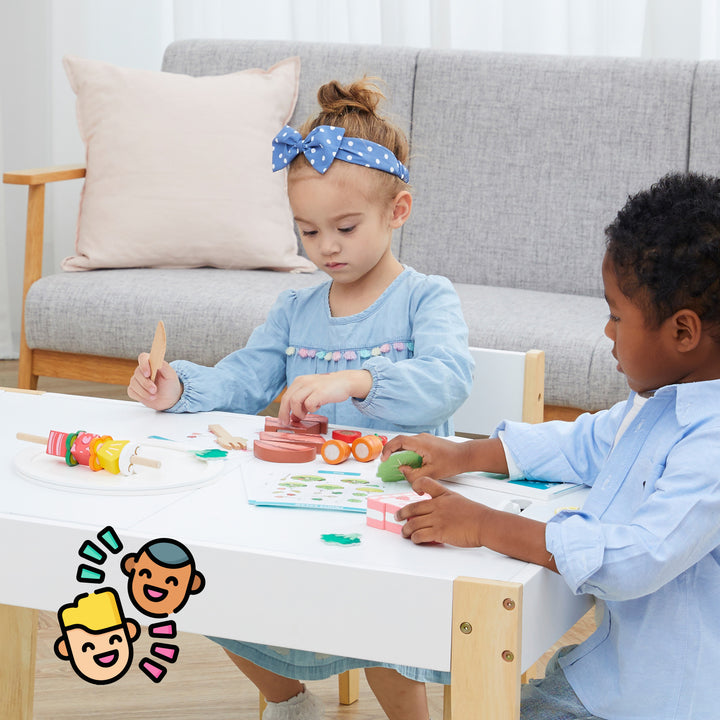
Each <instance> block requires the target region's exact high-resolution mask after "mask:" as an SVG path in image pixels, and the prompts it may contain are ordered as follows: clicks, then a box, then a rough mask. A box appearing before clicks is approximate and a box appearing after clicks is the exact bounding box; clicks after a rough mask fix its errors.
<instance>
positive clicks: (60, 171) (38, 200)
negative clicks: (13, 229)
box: [3, 165, 85, 389]
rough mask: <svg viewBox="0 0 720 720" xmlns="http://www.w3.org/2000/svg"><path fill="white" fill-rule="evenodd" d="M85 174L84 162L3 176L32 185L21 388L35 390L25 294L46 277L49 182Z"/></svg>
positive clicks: (25, 274)
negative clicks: (46, 213)
mask: <svg viewBox="0 0 720 720" xmlns="http://www.w3.org/2000/svg"><path fill="white" fill-rule="evenodd" d="M83 177H85V166H84V165H58V166H56V167H49V168H39V169H35V170H19V171H17V172H7V173H5V174H4V175H3V182H4V183H7V184H9V185H27V186H28V204H27V227H26V230H25V269H24V272H23V299H22V320H21V326H20V327H21V330H20V367H19V374H18V382H19V387H22V388H30V389H35V388H36V387H37V376H35V375H33V373H32V360H31V353H30V349H29V348H28V346H27V341H26V339H25V297H26V296H27V293H28V290H29V289H30V286H31V285H32V284H33V283H34V282H35V281H36V280H39V279H40V278H41V277H42V260H43V236H44V233H45V185H46V184H47V183H50V182H57V181H59V180H75V179H78V178H83Z"/></svg>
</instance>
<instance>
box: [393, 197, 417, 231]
mask: <svg viewBox="0 0 720 720" xmlns="http://www.w3.org/2000/svg"><path fill="white" fill-rule="evenodd" d="M411 210H412V195H411V194H410V193H409V192H408V191H407V190H401V191H400V192H399V193H398V194H397V195H396V196H395V197H394V198H393V201H392V218H391V220H390V225H391V226H392V228H393V230H397V228H399V227H401V226H402V225H404V224H405V221H406V220H407V219H408V218H409V217H410V211H411Z"/></svg>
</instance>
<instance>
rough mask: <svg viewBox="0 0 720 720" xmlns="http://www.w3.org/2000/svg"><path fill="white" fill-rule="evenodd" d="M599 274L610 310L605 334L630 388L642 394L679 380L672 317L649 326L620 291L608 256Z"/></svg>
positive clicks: (635, 306)
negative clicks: (654, 325) (600, 274)
mask: <svg viewBox="0 0 720 720" xmlns="http://www.w3.org/2000/svg"><path fill="white" fill-rule="evenodd" d="M602 275H603V285H604V286H605V300H606V301H607V304H608V307H609V309H610V317H609V318H608V322H607V325H606V326H605V335H607V336H608V337H609V338H610V339H611V340H612V341H613V343H614V344H613V350H612V354H613V357H614V358H615V359H616V360H617V361H618V365H617V369H618V370H619V371H620V372H621V373H623V374H624V375H625V377H626V378H627V381H628V385H629V386H630V389H631V390H634V391H635V392H637V393H644V392H649V391H653V390H657V389H658V388H660V387H662V386H664V385H670V384H673V383H676V382H682V380H683V375H684V368H682V367H681V365H680V363H679V357H678V354H677V352H675V343H674V342H673V332H672V329H671V327H670V323H671V319H670V318H669V319H668V320H665V321H664V322H663V323H662V324H661V325H660V327H658V328H656V329H652V328H651V327H650V326H649V325H648V323H647V321H646V320H645V314H644V312H643V311H642V309H641V308H640V307H639V306H638V305H636V304H635V303H634V302H633V301H632V300H630V299H629V298H628V297H626V296H625V295H624V294H623V292H622V290H620V287H619V285H618V280H617V275H616V273H615V268H614V267H613V264H612V262H611V260H610V259H609V258H608V256H607V255H605V258H604V260H603V265H602Z"/></svg>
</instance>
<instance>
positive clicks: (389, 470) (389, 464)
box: [376, 450, 422, 482]
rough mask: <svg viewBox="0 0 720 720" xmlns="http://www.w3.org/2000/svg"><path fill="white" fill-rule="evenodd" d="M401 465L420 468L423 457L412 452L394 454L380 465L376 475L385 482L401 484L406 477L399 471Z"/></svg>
mask: <svg viewBox="0 0 720 720" xmlns="http://www.w3.org/2000/svg"><path fill="white" fill-rule="evenodd" d="M401 465H410V467H414V468H419V467H421V466H422V456H421V455H418V454H417V453H416V452H413V451H412V450H400V451H398V452H395V453H393V454H392V455H391V456H390V457H389V458H388V459H387V460H383V462H381V463H380V465H378V469H377V473H376V475H377V476H378V477H379V478H380V479H381V480H382V481H383V482H399V481H400V480H404V479H405V476H404V475H403V474H402V473H401V472H400V470H398V468H399V467H400V466H401Z"/></svg>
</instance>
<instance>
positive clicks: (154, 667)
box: [138, 658, 167, 683]
mask: <svg viewBox="0 0 720 720" xmlns="http://www.w3.org/2000/svg"><path fill="white" fill-rule="evenodd" d="M138 664H139V666H140V669H141V670H142V671H143V672H144V673H145V674H146V675H147V676H148V677H149V678H150V679H151V680H152V681H153V682H155V683H159V682H160V681H161V680H162V679H163V678H164V677H165V674H166V673H167V668H166V667H164V666H163V665H158V664H157V663H156V662H154V661H153V660H151V659H150V658H143V659H142V660H141V661H140V662H139V663H138Z"/></svg>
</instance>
